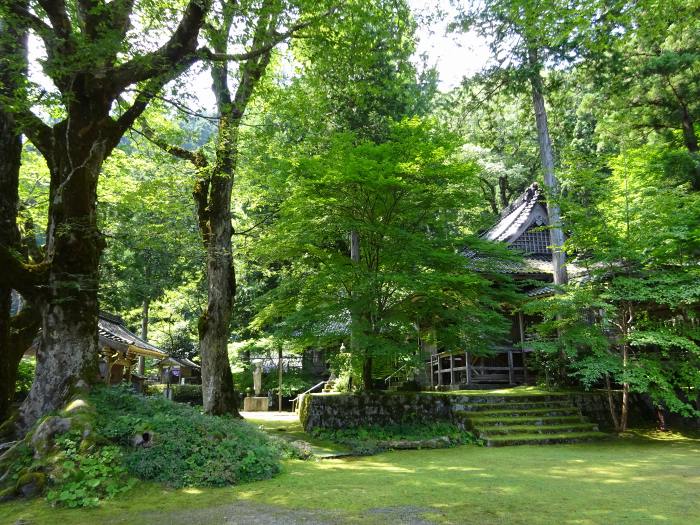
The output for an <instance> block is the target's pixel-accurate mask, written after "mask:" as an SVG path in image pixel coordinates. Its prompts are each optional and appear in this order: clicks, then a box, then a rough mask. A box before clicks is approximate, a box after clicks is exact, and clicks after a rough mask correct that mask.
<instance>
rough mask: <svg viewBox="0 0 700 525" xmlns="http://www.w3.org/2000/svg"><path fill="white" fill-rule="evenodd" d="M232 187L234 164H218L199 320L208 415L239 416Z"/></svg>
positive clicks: (212, 184) (210, 211)
mask: <svg viewBox="0 0 700 525" xmlns="http://www.w3.org/2000/svg"><path fill="white" fill-rule="evenodd" d="M222 120H223V119H222ZM224 140H225V139H224ZM232 187H233V163H232V162H231V158H228V159H227V160H226V162H223V163H217V169H216V172H215V173H214V174H213V176H212V180H211V193H210V198H209V225H210V226H209V239H208V245H207V284H208V302H207V310H206V312H204V314H203V315H202V317H201V319H200V321H199V350H200V355H201V358H202V395H203V398H204V410H205V411H206V412H207V413H209V414H229V413H230V414H234V415H238V403H237V400H236V395H235V391H234V388H233V375H232V374H231V364H230V362H229V359H228V340H229V335H230V322H231V313H232V310H233V299H234V297H235V292H236V279H235V274H234V268H233V254H232V243H231V236H232V235H233V228H232V226H231V190H232Z"/></svg>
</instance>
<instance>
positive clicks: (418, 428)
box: [312, 421, 478, 455]
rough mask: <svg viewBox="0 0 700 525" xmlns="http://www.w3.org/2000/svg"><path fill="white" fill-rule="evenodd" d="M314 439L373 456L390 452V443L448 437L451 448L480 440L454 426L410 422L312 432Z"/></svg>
mask: <svg viewBox="0 0 700 525" xmlns="http://www.w3.org/2000/svg"><path fill="white" fill-rule="evenodd" d="M312 435H313V436H314V437H317V438H319V439H324V440H328V441H334V442H336V443H340V444H341V445H345V446H348V447H350V448H351V449H352V450H353V452H354V453H356V454H362V455H371V454H376V453H378V452H381V451H383V450H386V449H387V448H389V446H390V445H389V442H390V441H398V440H403V441H425V440H430V439H433V438H437V437H447V438H449V440H450V443H451V445H452V446H455V445H465V444H469V443H477V442H478V440H477V438H476V437H475V436H474V435H473V434H472V433H471V432H468V431H465V430H462V429H460V428H459V427H457V426H456V425H454V424H452V423H445V422H434V423H425V422H415V421H409V422H404V423H401V424H393V425H384V426H380V425H369V426H361V427H353V428H343V429H338V430H330V429H321V428H316V429H313V431H312Z"/></svg>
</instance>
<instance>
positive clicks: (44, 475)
mask: <svg viewBox="0 0 700 525" xmlns="http://www.w3.org/2000/svg"><path fill="white" fill-rule="evenodd" d="M302 456H304V454H303V452H300V451H299V450H298V449H296V448H294V447H291V446H289V445H288V444H287V443H286V442H284V441H282V440H273V439H271V438H270V437H268V436H267V435H266V434H264V433H263V432H260V431H259V430H258V429H256V428H255V427H254V426H253V425H251V424H248V423H246V422H245V421H242V420H240V419H236V418H232V417H226V416H207V415H204V414H202V413H201V412H200V410H199V409H197V408H194V407H190V406H187V405H182V404H178V403H173V402H171V401H168V400H166V399H164V398H162V397H160V396H156V397H144V396H140V395H136V394H134V393H132V392H131V391H130V390H129V389H127V388H105V387H98V388H96V389H95V390H94V391H92V392H90V393H85V394H83V395H78V396H76V397H74V398H73V400H72V401H71V402H70V403H69V404H68V405H67V406H66V407H65V408H64V409H63V410H61V411H60V412H59V413H57V414H54V415H50V416H48V417H45V418H44V419H42V420H40V421H39V422H38V423H37V425H36V426H35V427H34V428H33V429H32V431H30V432H29V433H28V434H27V436H26V437H25V438H24V439H23V440H22V441H19V442H17V443H15V444H14V445H13V446H12V447H11V448H10V449H9V450H7V451H6V452H5V453H4V454H3V455H2V456H0V499H1V500H8V499H13V498H18V497H34V496H39V495H44V494H45V495H46V496H47V499H48V500H49V501H51V502H53V503H56V504H58V505H63V506H68V507H81V506H94V505H97V504H98V502H99V501H100V500H101V499H107V498H111V497H113V496H115V495H116V494H119V493H120V492H124V491H127V490H129V489H130V488H131V487H132V486H134V484H135V483H136V482H137V478H138V479H141V480H149V481H155V482H159V483H163V484H165V485H167V486H170V487H186V486H212V487H216V486H226V485H237V484H240V483H246V482H250V481H256V480H262V479H267V478H270V477H272V476H274V475H276V474H277V473H279V472H280V460H281V459H282V458H283V457H302Z"/></svg>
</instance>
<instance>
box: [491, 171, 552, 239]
mask: <svg viewBox="0 0 700 525" xmlns="http://www.w3.org/2000/svg"><path fill="white" fill-rule="evenodd" d="M541 199H542V192H541V191H540V188H539V186H538V185H537V183H536V182H535V183H533V184H532V185H530V187H529V188H528V189H526V190H525V191H524V192H523V194H522V195H521V196H520V197H518V198H517V199H516V200H515V201H514V202H513V203H512V204H511V205H510V206H508V207H507V208H505V209H504V210H503V211H502V212H501V217H500V219H499V220H498V222H497V223H496V224H494V225H493V226H492V227H491V228H490V229H489V230H488V231H487V232H486V233H484V234H483V235H482V237H483V238H484V239H488V240H489V241H499V242H505V243H508V244H512V243H513V242H515V241H516V240H517V239H518V237H520V235H522V232H523V230H525V229H526V228H527V227H528V226H530V224H529V223H530V222H532V219H533V217H532V214H533V211H534V210H535V207H536V206H537V204H538V203H539V204H540V205H541V206H542V204H541V202H540V201H541ZM543 208H544V207H543ZM545 218H546V217H545ZM541 225H542V224H538V226H541Z"/></svg>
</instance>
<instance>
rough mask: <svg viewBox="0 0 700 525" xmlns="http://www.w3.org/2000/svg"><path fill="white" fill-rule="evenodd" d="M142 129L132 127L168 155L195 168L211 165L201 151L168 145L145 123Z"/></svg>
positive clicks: (142, 124)
mask: <svg viewBox="0 0 700 525" xmlns="http://www.w3.org/2000/svg"><path fill="white" fill-rule="evenodd" d="M141 128H142V129H140V130H139V129H136V128H134V127H132V128H131V129H132V131H134V132H135V133H137V134H139V135H141V136H142V137H144V138H145V139H146V140H148V141H149V142H150V143H152V144H154V145H155V146H158V147H159V148H160V149H162V150H163V151H165V152H166V153H170V154H171V155H172V156H174V157H177V158H178V159H181V160H186V161H188V162H191V163H192V165H193V166H194V167H195V168H198V169H201V168H206V167H207V166H208V165H209V161H208V160H207V158H206V156H205V155H204V153H202V152H201V151H200V150H197V151H190V150H188V149H185V148H183V147H180V146H175V145H173V144H168V143H167V142H165V141H164V140H162V139H160V138H158V137H157V136H156V134H155V132H154V131H153V130H152V129H151V128H150V127H149V126H148V125H147V124H146V123H145V122H142V123H141Z"/></svg>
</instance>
